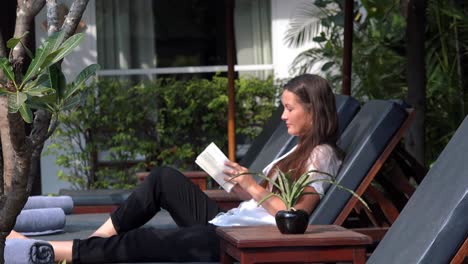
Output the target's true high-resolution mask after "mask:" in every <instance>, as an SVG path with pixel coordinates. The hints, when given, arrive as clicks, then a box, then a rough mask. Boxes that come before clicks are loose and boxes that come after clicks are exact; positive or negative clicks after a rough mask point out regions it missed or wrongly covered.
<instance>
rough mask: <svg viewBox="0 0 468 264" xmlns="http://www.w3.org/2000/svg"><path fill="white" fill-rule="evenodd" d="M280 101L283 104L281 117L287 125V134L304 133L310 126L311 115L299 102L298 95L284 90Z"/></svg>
mask: <svg viewBox="0 0 468 264" xmlns="http://www.w3.org/2000/svg"><path fill="white" fill-rule="evenodd" d="M281 101H282V103H283V106H284V111H283V114H282V115H281V119H282V120H283V121H284V122H285V123H286V126H287V127H288V134H290V135H293V136H300V135H303V134H304V133H306V132H307V131H308V130H309V129H310V127H311V126H312V117H311V114H310V113H309V112H307V110H306V109H305V108H304V106H302V104H301V103H300V102H301V101H300V99H299V97H298V96H297V95H296V94H294V93H292V92H290V91H288V90H284V91H283V94H282V96H281Z"/></svg>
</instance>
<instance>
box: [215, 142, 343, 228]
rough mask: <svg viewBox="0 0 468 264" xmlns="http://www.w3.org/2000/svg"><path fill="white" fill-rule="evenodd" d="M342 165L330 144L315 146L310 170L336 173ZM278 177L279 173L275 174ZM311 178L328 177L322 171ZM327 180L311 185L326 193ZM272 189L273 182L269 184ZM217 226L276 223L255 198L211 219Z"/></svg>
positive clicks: (274, 162) (266, 172)
mask: <svg viewBox="0 0 468 264" xmlns="http://www.w3.org/2000/svg"><path fill="white" fill-rule="evenodd" d="M295 148H296V147H294V148H293V149H291V150H290V151H289V152H288V153H286V154H284V155H283V156H281V157H279V158H278V159H276V160H274V161H273V162H271V163H270V164H269V165H268V166H266V167H265V168H264V169H263V174H265V175H268V172H269V171H270V170H271V168H272V167H273V166H274V165H275V164H276V163H277V162H278V161H279V160H281V159H283V158H284V157H286V156H287V155H289V154H291V152H293V151H294V149H295ZM340 166H341V160H340V159H339V158H338V156H337V155H336V153H335V152H334V151H333V148H332V147H331V146H330V145H326V144H323V145H318V146H316V147H315V148H314V150H313V151H312V153H311V154H310V158H309V166H308V170H309V171H310V170H318V171H323V172H327V173H330V174H331V175H336V174H337V172H338V169H339V168H340ZM274 177H277V174H276V175H275V176H274ZM309 177H310V179H311V180H312V179H326V178H327V176H326V175H324V174H321V173H311V174H310V176H309ZM329 185H330V184H329V183H326V182H321V181H319V182H314V183H312V184H311V185H310V186H311V187H314V188H315V190H316V191H317V192H318V193H321V194H325V191H326V190H327V189H328V187H329ZM268 188H269V190H270V191H271V188H272V186H271V184H269V187H268ZM210 223H211V224H213V225H216V226H253V225H266V224H269V225H274V224H275V217H274V216H273V215H271V214H269V213H268V212H267V211H266V210H265V209H264V208H263V207H262V206H258V204H257V202H256V201H255V200H254V199H250V200H248V201H244V202H242V203H241V204H240V205H239V206H238V207H237V208H233V209H231V210H229V211H227V212H226V213H219V214H218V215H217V216H215V218H213V219H212V220H211V221H210Z"/></svg>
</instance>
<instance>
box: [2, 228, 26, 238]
mask: <svg viewBox="0 0 468 264" xmlns="http://www.w3.org/2000/svg"><path fill="white" fill-rule="evenodd" d="M7 238H22V239H26V238H27V237H25V236H23V235H22V234H20V233H18V232H16V231H15V230H11V233H10V234H9V235H8V236H7Z"/></svg>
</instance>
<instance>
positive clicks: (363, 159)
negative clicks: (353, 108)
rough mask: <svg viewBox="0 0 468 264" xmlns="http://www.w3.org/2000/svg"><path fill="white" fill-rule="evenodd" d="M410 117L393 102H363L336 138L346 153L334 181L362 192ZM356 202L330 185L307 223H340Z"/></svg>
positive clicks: (409, 120) (405, 110)
mask: <svg viewBox="0 0 468 264" xmlns="http://www.w3.org/2000/svg"><path fill="white" fill-rule="evenodd" d="M412 116H413V114H408V111H407V109H405V108H404V107H403V106H402V105H401V104H399V103H396V102H393V101H384V100H373V101H369V102H367V103H366V104H365V105H364V106H363V107H362V108H361V110H360V111H359V112H358V114H357V115H356V116H355V117H354V119H353V120H352V121H351V123H350V124H349V125H348V127H347V128H346V129H345V131H344V132H343V134H342V135H341V137H340V139H339V141H338V146H339V147H340V148H341V149H342V150H344V151H345V153H346V156H345V160H344V161H343V164H342V167H341V169H340V172H339V173H338V175H337V181H338V182H339V183H340V184H341V185H343V186H345V187H347V188H349V189H351V190H354V191H355V192H356V193H358V194H359V195H362V194H363V193H364V191H365V190H366V189H367V188H368V186H369V185H370V183H371V181H372V180H373V179H374V177H375V175H376V174H377V172H378V171H379V170H380V168H381V166H382V165H383V163H384V162H385V161H386V159H387V158H388V156H389V155H390V153H391V152H392V151H393V149H394V148H395V146H396V144H397V143H398V142H399V141H400V140H401V137H402V136H403V133H404V132H405V131H406V129H407V127H408V126H409V124H410V122H411V120H412ZM356 202H357V199H356V198H355V197H352V195H351V194H349V193H348V192H344V191H342V190H340V189H339V188H337V187H336V186H334V185H332V186H330V188H329V190H328V191H327V193H326V194H325V196H324V197H322V198H321V201H320V204H319V205H318V207H317V208H316V209H315V210H314V212H313V214H312V216H311V218H310V223H312V224H337V225H342V224H343V222H344V221H345V219H346V218H347V217H348V215H349V213H350V212H351V210H352V209H353V207H354V206H355V204H356Z"/></svg>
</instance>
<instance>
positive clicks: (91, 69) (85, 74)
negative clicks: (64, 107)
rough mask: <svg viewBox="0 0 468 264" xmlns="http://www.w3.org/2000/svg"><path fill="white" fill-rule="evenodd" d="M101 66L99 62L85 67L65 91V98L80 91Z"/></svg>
mask: <svg viewBox="0 0 468 264" xmlns="http://www.w3.org/2000/svg"><path fill="white" fill-rule="evenodd" d="M99 68H100V66H99V65H98V64H91V65H89V66H88V67H86V68H84V69H83V70H82V71H81V72H80V73H79V74H78V76H77V77H76V78H75V81H73V83H72V84H71V85H70V86H68V87H67V89H66V91H65V95H64V98H65V99H67V98H68V97H70V96H73V95H74V94H75V92H76V91H78V90H79V89H80V88H81V87H82V86H83V85H84V84H85V82H86V80H88V79H89V77H91V76H92V75H94V74H95V73H96V71H97V70H99Z"/></svg>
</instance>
